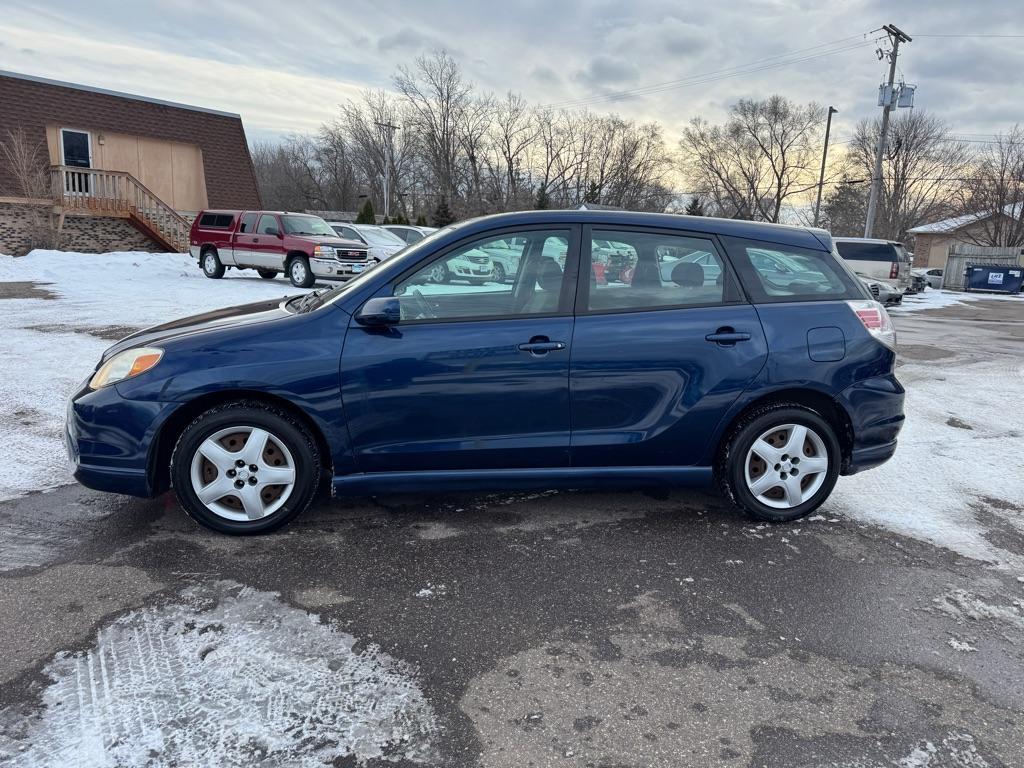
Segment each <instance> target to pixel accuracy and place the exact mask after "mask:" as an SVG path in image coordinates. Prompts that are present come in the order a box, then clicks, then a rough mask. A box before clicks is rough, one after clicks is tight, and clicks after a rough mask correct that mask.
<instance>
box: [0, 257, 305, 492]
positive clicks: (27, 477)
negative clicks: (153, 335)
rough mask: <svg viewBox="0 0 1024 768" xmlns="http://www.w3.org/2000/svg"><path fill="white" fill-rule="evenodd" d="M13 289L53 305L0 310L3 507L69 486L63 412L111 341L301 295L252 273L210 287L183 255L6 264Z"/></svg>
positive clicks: (1, 305) (2, 263)
mask: <svg viewBox="0 0 1024 768" xmlns="http://www.w3.org/2000/svg"><path fill="white" fill-rule="evenodd" d="M7 282H18V283H35V284H39V287H40V288H43V289H44V290H46V291H50V292H51V293H52V294H54V298H53V299H44V298H26V299H2V300H0V360H2V361H3V362H4V364H5V365H4V372H3V375H2V377H0V402H2V403H3V408H2V409H0V433H2V434H3V435H4V438H5V439H4V441H3V443H2V444H0V500H3V499H8V498H13V497H15V496H19V495H23V494H25V493H27V492H30V491H34V490H44V489H50V488H55V487H57V486H58V485H62V484H65V483H68V482H71V475H70V472H69V470H68V466H67V462H66V460H65V450H64V442H63V437H62V435H63V428H64V427H63V425H64V409H65V404H66V401H67V398H68V396H70V395H71V394H72V393H73V392H74V391H75V390H76V389H77V387H78V386H79V385H81V384H82V382H83V381H84V380H85V379H86V377H88V376H89V375H90V374H91V373H92V371H93V369H94V368H95V366H96V363H97V361H98V360H99V358H100V355H101V354H102V353H103V350H104V349H106V348H107V347H109V346H110V344H111V343H112V342H113V339H114V338H116V337H118V336H123V335H127V334H128V333H130V332H132V331H133V330H136V329H138V328H143V327H146V326H150V325H155V324H158V323H163V322H167V321H168V320H171V319H174V318H176V317H182V316H184V315H190V314H195V313H199V312H206V311H209V310H211V309H216V308H218V307H225V306H231V305H233V304H245V303H247V302H251V301H259V300H261V299H268V298H274V297H278V296H283V295H285V294H287V293H292V294H294V293H295V292H296V291H295V289H294V288H292V287H291V285H289V284H288V283H286V282H285V281H284V280H282V279H278V280H274V281H267V280H261V279H260V278H259V277H257V276H256V275H255V273H251V272H235V271H233V270H232V271H229V272H228V274H227V276H226V277H225V278H224V279H222V280H210V279H208V278H206V277H204V276H203V273H202V272H201V271H200V270H199V267H198V266H197V265H196V263H195V261H193V260H192V259H190V258H189V257H188V256H184V255H182V254H178V253H170V254H165V253H158V254H153V253H107V254H82V253H64V252H60V251H33V252H32V253H31V254H29V255H28V256H24V257H20V258H13V257H10V256H0V283H7ZM97 334H102V335H103V336H105V337H106V338H101V337H100V336H98V335H97Z"/></svg>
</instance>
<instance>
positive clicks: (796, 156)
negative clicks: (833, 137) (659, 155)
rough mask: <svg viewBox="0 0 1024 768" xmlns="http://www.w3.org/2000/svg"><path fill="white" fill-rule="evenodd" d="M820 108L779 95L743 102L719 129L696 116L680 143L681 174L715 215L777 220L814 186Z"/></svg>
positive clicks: (819, 128)
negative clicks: (795, 199)
mask: <svg viewBox="0 0 1024 768" xmlns="http://www.w3.org/2000/svg"><path fill="white" fill-rule="evenodd" d="M823 119H824V110H823V109H822V108H821V107H820V106H818V105H817V104H813V103H812V104H807V105H804V106H800V105H797V104H794V103H793V102H791V101H789V100H788V99H786V98H784V97H782V96H770V97H769V98H767V99H765V100H764V101H751V100H748V99H742V100H740V101H739V102H738V103H737V104H735V105H733V107H732V108H731V109H730V112H729V118H728V119H727V120H726V122H725V123H724V124H723V125H710V124H709V123H707V122H706V121H704V120H701V119H700V118H695V119H694V120H693V121H692V122H691V123H690V125H689V126H688V127H687V128H686V129H684V131H683V138H682V140H681V141H680V149H681V150H682V153H683V159H682V162H683V171H684V174H685V175H686V177H687V180H688V181H689V182H690V185H691V186H693V187H695V188H697V189H699V190H700V191H701V193H702V194H703V195H705V196H706V197H707V198H708V199H709V200H710V202H711V203H712V206H713V208H714V209H715V211H716V212H717V213H719V214H722V215H726V216H731V217H733V218H743V219H755V220H759V221H771V222H778V221H779V220H780V218H781V216H782V212H783V208H784V206H786V205H787V204H788V203H791V202H793V200H794V198H798V197H800V196H801V195H803V194H805V193H806V192H808V191H809V190H810V189H813V187H814V181H815V180H814V178H813V176H814V171H816V170H817V168H818V162H819V161H818V159H817V158H818V157H819V155H820V152H821V133H822V129H823V128H824V125H823V122H822V121H823Z"/></svg>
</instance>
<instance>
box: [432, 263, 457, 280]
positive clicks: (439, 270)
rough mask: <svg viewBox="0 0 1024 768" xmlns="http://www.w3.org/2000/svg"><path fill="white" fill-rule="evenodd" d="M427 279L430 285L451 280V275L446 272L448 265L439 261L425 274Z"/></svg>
mask: <svg viewBox="0 0 1024 768" xmlns="http://www.w3.org/2000/svg"><path fill="white" fill-rule="evenodd" d="M427 279H428V280H429V281H430V282H432V283H439V284H444V283H447V282H448V281H449V280H451V279H452V274H451V272H449V271H448V265H447V264H445V263H444V262H443V261H439V262H438V263H437V264H435V265H434V266H433V267H431V269H430V271H429V272H428V273H427Z"/></svg>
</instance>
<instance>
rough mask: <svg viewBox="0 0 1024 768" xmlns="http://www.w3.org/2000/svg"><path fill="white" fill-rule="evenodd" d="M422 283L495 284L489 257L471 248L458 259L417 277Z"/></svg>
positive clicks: (492, 266)
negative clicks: (461, 282) (458, 281)
mask: <svg viewBox="0 0 1024 768" xmlns="http://www.w3.org/2000/svg"><path fill="white" fill-rule="evenodd" d="M419 277H420V278H421V282H422V283H444V284H447V283H451V282H453V281H456V280H460V281H465V282H467V283H469V284H470V285H483V284H484V283H490V282H495V278H494V265H493V263H492V262H491V257H490V256H489V255H488V254H487V252H486V251H485V250H483V249H482V248H473V249H471V250H468V251H466V252H465V253H463V254H461V255H460V256H459V257H458V258H453V259H448V260H447V261H443V262H438V263H436V264H435V265H434V266H433V267H432V268H431V269H429V270H425V271H423V273H422V274H421V275H420V276H419Z"/></svg>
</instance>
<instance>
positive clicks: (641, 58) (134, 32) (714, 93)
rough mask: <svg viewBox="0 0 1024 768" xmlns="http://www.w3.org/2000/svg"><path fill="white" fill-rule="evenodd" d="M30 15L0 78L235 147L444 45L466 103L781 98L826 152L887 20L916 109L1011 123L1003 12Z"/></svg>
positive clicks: (317, 9) (634, 111) (869, 91)
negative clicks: (15, 78)
mask: <svg viewBox="0 0 1024 768" xmlns="http://www.w3.org/2000/svg"><path fill="white" fill-rule="evenodd" d="M42 6H43V4H42V3H39V2H38V1H36V2H22V1H21V0H0V69H2V70H13V71H16V72H23V73H28V74H32V75H38V76H42V77H50V78H56V79H60V80H68V81H72V82H76V83H84V84H88V85H95V86H100V87H104V88H110V89H114V90H121V91H128V92H132V93H139V94H144V95H148V96H152V97H156V98H162V99H168V100H172V101H180V102H185V103H189V104H196V105H201V106H208V107H213V108H217V109H222V110H227V111H231V112H238V113H241V115H242V117H243V119H244V121H245V125H246V129H247V131H248V133H249V135H250V138H267V137H272V136H275V135H282V134H287V133H291V132H308V131H314V130H315V129H316V128H317V126H319V125H320V124H321V123H322V122H324V121H325V120H330V119H331V118H332V117H333V116H334V114H335V113H336V111H337V105H338V104H339V103H341V102H343V101H345V100H346V99H349V98H352V97H353V96H356V95H357V94H358V93H359V91H360V89H363V88H390V87H391V77H392V75H393V73H394V71H395V69H396V67H398V66H399V65H401V64H407V63H410V62H411V61H413V60H414V59H415V57H417V56H418V55H421V54H423V53H426V52H429V51H431V50H434V49H437V48H444V49H446V50H447V51H449V53H451V54H452V55H453V56H454V57H455V58H456V59H457V60H458V61H459V62H460V63H461V64H462V65H463V67H464V69H465V72H466V74H467V76H468V78H469V79H470V80H472V81H473V82H474V83H476V84H477V85H478V86H479V87H480V88H481V89H482V90H486V91H493V92H495V93H498V94H501V93H504V92H506V91H508V90H513V91H517V92H519V93H521V94H522V95H523V96H525V97H526V98H527V99H528V100H530V101H532V102H533V103H536V104H556V103H557V104H563V103H572V104H581V105H586V106H587V107H589V108H590V109H593V110H597V111H614V112H618V113H619V114H622V115H624V116H626V117H630V118H634V119H638V120H658V121H660V122H661V123H663V124H664V125H665V127H666V129H667V130H668V131H669V133H670V134H676V133H677V132H678V126H680V125H681V124H682V123H684V122H685V121H687V120H689V119H690V118H692V117H694V116H697V115H702V116H704V117H706V118H708V119H710V120H716V119H719V118H721V116H722V115H723V114H724V110H725V109H726V108H727V107H728V105H729V104H730V103H732V102H734V101H736V100H737V99H738V98H741V97H754V98H758V97H763V96H765V95H767V94H770V93H782V94H786V95H788V96H790V97H792V98H795V99H798V100H801V101H812V100H813V101H817V102H819V103H821V104H834V105H835V106H836V107H837V108H838V109H839V110H840V114H839V115H838V116H837V121H838V123H837V125H836V127H835V131H836V132H837V134H835V133H834V135H838V136H839V138H840V139H841V138H842V137H844V136H848V135H849V134H850V132H851V129H852V125H853V124H854V123H855V122H856V121H857V120H858V119H859V118H861V117H865V116H871V115H874V114H877V112H878V109H877V107H876V106H875V103H876V98H877V86H878V83H879V81H880V80H881V79H882V77H883V75H884V74H885V66H884V64H883V63H882V62H880V61H879V60H878V58H877V57H876V55H875V49H876V48H877V47H878V45H879V44H880V43H879V42H878V41H877V38H878V36H879V34H880V33H878V32H872V30H877V28H878V27H880V26H881V25H882V24H884V23H887V22H888V23H894V24H896V25H897V26H899V27H901V28H902V29H903V30H904V31H906V32H907V33H908V34H910V35H911V36H912V37H914V41H913V42H912V43H910V44H908V45H906V46H905V48H904V51H903V52H902V53H901V56H900V60H899V63H900V70H901V72H902V75H903V77H904V78H905V80H906V82H908V83H914V84H916V85H917V86H918V92H917V106H918V108H922V107H923V108H926V109H929V110H931V111H934V112H937V113H939V114H941V115H942V116H943V117H944V118H945V119H946V120H948V121H949V123H950V124H951V125H952V127H953V129H954V130H955V131H956V132H957V133H960V134H963V135H970V136H974V135H977V136H982V135H986V134H992V133H994V132H996V131H999V130H1004V129H1006V128H1007V127H1009V126H1010V125H1012V124H1013V123H1015V122H1018V121H1020V122H1024V77H1022V73H1024V14H1022V13H1021V10H1020V2H1019V0H971V1H970V2H963V0H927V1H925V0H917V1H916V2H898V1H897V2H885V3H883V2H881V0H838V1H834V2H828V1H827V0H775V1H771V0H762V1H745V2H740V1H739V0H725V1H724V2H707V0H702V1H701V2H691V1H690V0H625V1H623V0H616V2H603V1H600V0H548V1H547V2H543V1H541V0H505V1H504V2H500V1H499V2H495V1H494V0H491V2H476V3H474V2H468V1H467V0H461V1H459V0H429V1H426V0H425V1H424V2H412V1H411V0H407V1H406V2H389V1H388V0H372V1H370V0H346V1H345V2H334V3H327V2H312V0H290V1H289V2H287V3H281V2H270V1H269V0H246V1H245V2H240V1H236V0H179V1H178V2H171V1H170V0H163V1H161V2H136V3H129V2H124V0H118V1H108V0H92V2H90V3H88V10H87V11H85V12H83V7H82V4H81V3H80V2H71V1H67V0H48V2H46V3H45V6H46V7H45V9H44V8H43V7H42ZM946 35H957V36H956V37H944V36H946ZM983 35H984V36H983ZM993 35H999V36H1000V37H994V36H993ZM1012 35H1017V36H1018V37H1016V38H1013V37H1009V36H1012ZM638 89H639V90H640V93H636V91H637V90H638ZM624 91H625V92H633V93H629V94H628V95H626V96H622V95H621V94H622V92H624ZM0 108H2V105H0Z"/></svg>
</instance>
